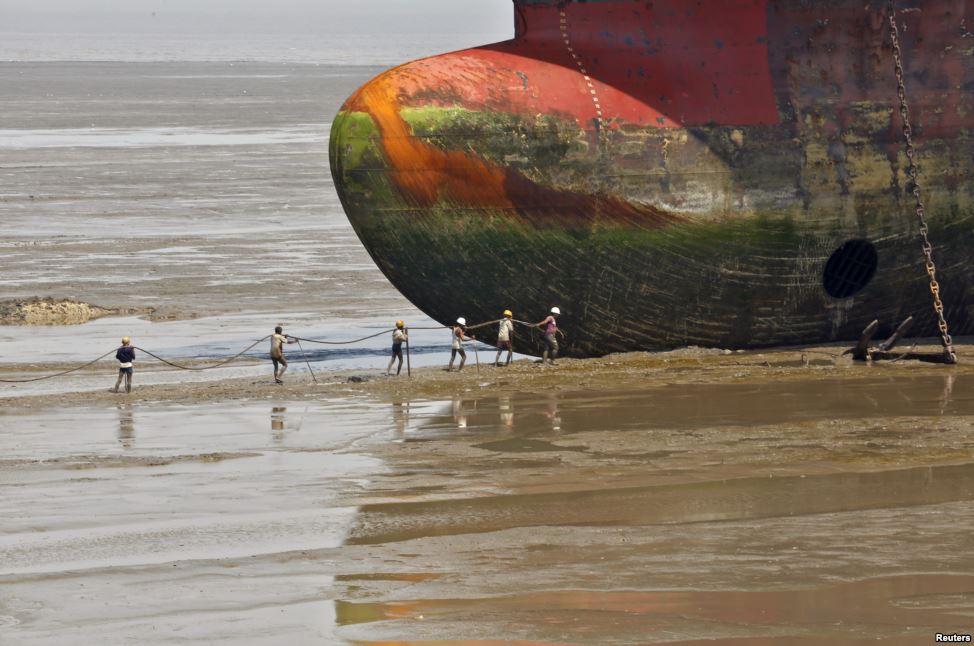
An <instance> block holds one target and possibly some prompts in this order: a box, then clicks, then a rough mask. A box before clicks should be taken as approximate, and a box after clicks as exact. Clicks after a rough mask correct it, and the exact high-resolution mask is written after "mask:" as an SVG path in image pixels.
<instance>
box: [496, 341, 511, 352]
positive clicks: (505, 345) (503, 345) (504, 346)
mask: <svg viewBox="0 0 974 646" xmlns="http://www.w3.org/2000/svg"><path fill="white" fill-rule="evenodd" d="M497 349H498V350H510V349H511V342H510V341H498V342H497Z"/></svg>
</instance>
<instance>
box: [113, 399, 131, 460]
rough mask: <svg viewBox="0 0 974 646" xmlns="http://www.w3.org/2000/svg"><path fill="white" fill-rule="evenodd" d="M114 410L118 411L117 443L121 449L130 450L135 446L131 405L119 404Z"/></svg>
mask: <svg viewBox="0 0 974 646" xmlns="http://www.w3.org/2000/svg"><path fill="white" fill-rule="evenodd" d="M115 408H116V410H117V411H118V443H119V444H121V445H122V447H123V448H126V449H130V448H132V447H133V446H135V418H134V417H133V416H132V405H131V404H127V403H126V404H119V405H118V406H116V407H115Z"/></svg>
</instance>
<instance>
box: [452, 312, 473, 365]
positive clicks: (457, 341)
mask: <svg viewBox="0 0 974 646" xmlns="http://www.w3.org/2000/svg"><path fill="white" fill-rule="evenodd" d="M451 335H452V338H453V345H452V347H451V350H450V365H449V366H448V367H447V371H448V372H452V371H453V362H454V361H455V360H456V358H457V355H458V354H459V355H460V367H459V368H457V372H459V371H460V370H463V364H465V363H466V362H467V353H466V352H465V351H464V349H463V342H464V341H474V340H475V339H476V338H477V337H475V336H467V319H465V318H463V317H462V316H461V317H460V318H458V319H457V324H456V325H454V326H453V329H452V330H451Z"/></svg>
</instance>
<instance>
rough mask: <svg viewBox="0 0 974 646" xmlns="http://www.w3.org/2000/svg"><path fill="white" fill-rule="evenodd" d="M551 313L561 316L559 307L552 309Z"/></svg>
mask: <svg viewBox="0 0 974 646" xmlns="http://www.w3.org/2000/svg"><path fill="white" fill-rule="evenodd" d="M551 313H552V314H561V310H560V309H558V308H557V307H552V308H551Z"/></svg>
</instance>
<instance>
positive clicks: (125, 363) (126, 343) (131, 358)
mask: <svg viewBox="0 0 974 646" xmlns="http://www.w3.org/2000/svg"><path fill="white" fill-rule="evenodd" d="M115 358H116V359H117V360H118V379H117V380H116V381H115V388H113V389H112V392H116V393H117V392H118V389H119V387H120V386H121V385H122V379H124V380H125V392H127V393H130V392H132V373H133V372H134V370H135V369H134V367H133V366H134V364H135V348H133V347H132V339H130V338H128V337H127V336H123V337H122V346H121V347H120V348H119V349H118V351H117V352H116V353H115Z"/></svg>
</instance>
